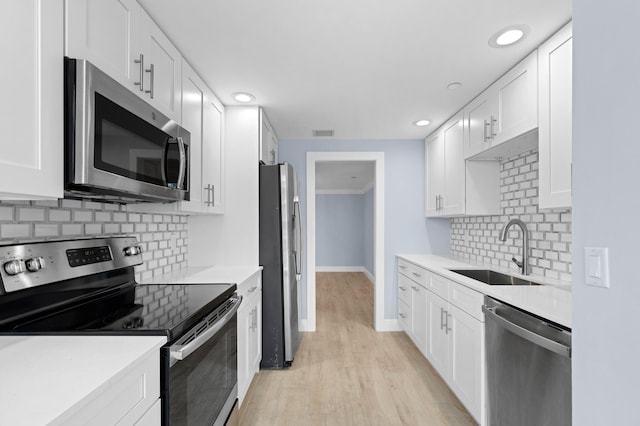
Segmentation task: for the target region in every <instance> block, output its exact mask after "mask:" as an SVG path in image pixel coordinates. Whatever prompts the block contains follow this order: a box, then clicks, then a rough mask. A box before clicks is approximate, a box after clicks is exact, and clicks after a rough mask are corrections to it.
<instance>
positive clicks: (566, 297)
mask: <svg viewBox="0 0 640 426" xmlns="http://www.w3.org/2000/svg"><path fill="white" fill-rule="evenodd" d="M398 257H399V258H401V259H404V260H406V261H408V262H411V263H413V264H415V265H417V266H420V267H423V268H425V269H428V270H429V271H431V272H433V273H436V274H438V275H441V276H443V277H445V278H448V279H450V280H452V281H455V282H457V283H459V284H462V285H464V286H466V287H469V288H471V289H473V290H476V291H478V292H480V293H483V294H485V295H487V296H490V297H493V298H496V299H498V300H501V301H503V302H506V303H508V304H510V305H513V306H516V307H518V308H520V309H523V310H525V311H527V312H531V313H532V314H535V315H538V316H540V317H542V318H546V319H548V320H549V321H552V322H555V323H557V324H560V325H563V326H565V327H568V328H571V284H569V283H566V282H562V281H557V280H551V279H549V278H545V277H542V276H539V275H526V276H525V275H520V274H514V273H513V271H508V270H504V269H502V268H499V267H496V266H493V265H487V264H483V263H474V262H469V261H467V260H460V259H456V258H454V257H450V256H441V255H426V254H402V255H398ZM449 269H491V270H494V271H497V272H502V273H505V274H509V275H513V276H516V277H518V278H523V279H527V280H530V281H535V282H538V283H540V284H544V285H537V286H511V285H502V286H500V285H494V286H492V285H488V284H484V283H482V282H480V281H477V280H474V279H471V278H467V277H465V276H463V275H460V274H456V273H455V272H451V271H449Z"/></svg>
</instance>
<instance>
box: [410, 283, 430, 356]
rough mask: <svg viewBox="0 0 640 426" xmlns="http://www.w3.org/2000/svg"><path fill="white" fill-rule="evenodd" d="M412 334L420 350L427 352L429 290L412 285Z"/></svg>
mask: <svg viewBox="0 0 640 426" xmlns="http://www.w3.org/2000/svg"><path fill="white" fill-rule="evenodd" d="M411 299H412V303H411V335H412V336H413V341H414V342H415V344H416V346H417V347H418V349H420V352H422V353H423V354H426V353H427V290H426V289H424V288H423V287H421V286H419V285H418V284H415V283H414V284H412V285H411Z"/></svg>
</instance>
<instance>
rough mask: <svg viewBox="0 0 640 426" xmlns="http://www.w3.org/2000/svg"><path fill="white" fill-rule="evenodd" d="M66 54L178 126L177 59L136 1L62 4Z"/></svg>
mask: <svg viewBox="0 0 640 426" xmlns="http://www.w3.org/2000/svg"><path fill="white" fill-rule="evenodd" d="M65 13H66V19H65V22H66V36H65V54H66V55H67V56H69V57H71V58H77V59H86V60H88V61H89V62H91V63H92V64H94V65H95V66H97V67H98V68H100V69H101V70H102V71H104V72H106V73H107V74H108V75H109V76H111V77H112V78H114V79H115V80H117V81H119V82H120V83H122V84H123V85H124V86H126V87H128V88H129V89H130V90H131V91H133V92H135V93H137V94H138V95H139V96H140V97H141V98H143V99H145V100H146V101H148V102H149V103H150V104H152V105H153V106H154V107H156V108H157V109H158V110H160V111H161V112H162V113H163V114H165V115H166V116H167V117H170V118H172V119H174V120H175V121H176V122H178V123H180V84H181V77H180V70H181V55H180V53H179V52H178V50H177V49H176V48H175V46H173V44H172V43H171V42H170V41H169V39H168V38H167V37H166V36H165V35H164V34H163V33H162V31H161V30H160V29H159V28H158V26H157V25H156V24H155V23H154V22H153V20H152V19H151V17H149V15H147V13H146V12H145V11H144V10H143V9H142V7H141V6H140V5H139V4H138V3H137V2H136V1H135V0H66V10H65Z"/></svg>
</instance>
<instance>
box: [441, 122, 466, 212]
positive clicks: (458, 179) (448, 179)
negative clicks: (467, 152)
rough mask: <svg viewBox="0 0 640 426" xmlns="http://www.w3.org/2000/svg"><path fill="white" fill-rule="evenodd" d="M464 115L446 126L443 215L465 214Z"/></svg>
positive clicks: (443, 141) (443, 140)
mask: <svg viewBox="0 0 640 426" xmlns="http://www.w3.org/2000/svg"><path fill="white" fill-rule="evenodd" d="M463 121H464V120H463V118H462V114H459V115H458V116H456V117H455V118H454V119H453V120H451V121H449V122H447V124H445V125H444V128H443V131H442V145H443V148H444V191H443V194H444V195H443V196H442V200H441V202H440V205H441V214H444V215H456V214H464V212H465V167H464V153H463V149H464V140H463V139H464V126H463Z"/></svg>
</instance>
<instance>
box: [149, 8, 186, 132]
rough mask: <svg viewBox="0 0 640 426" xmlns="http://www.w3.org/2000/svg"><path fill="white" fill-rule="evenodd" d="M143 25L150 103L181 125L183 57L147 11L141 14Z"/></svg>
mask: <svg viewBox="0 0 640 426" xmlns="http://www.w3.org/2000/svg"><path fill="white" fill-rule="evenodd" d="M141 22H142V26H141V33H142V50H143V53H144V66H145V72H144V86H145V93H146V94H147V95H148V97H147V100H148V101H149V103H151V104H152V105H153V106H155V107H156V108H158V110H160V111H161V112H162V113H163V114H166V115H167V117H170V118H172V119H174V120H175V121H176V122H177V123H181V118H180V91H181V78H180V74H181V72H180V71H181V68H182V56H181V55H180V52H178V49H176V48H175V46H174V45H173V44H172V43H171V41H170V40H169V39H168V38H167V36H165V35H164V33H163V32H162V31H161V30H160V28H159V27H158V26H157V25H156V24H155V22H153V20H152V19H151V17H150V16H149V15H147V14H146V13H145V12H144V11H143V12H141Z"/></svg>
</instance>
